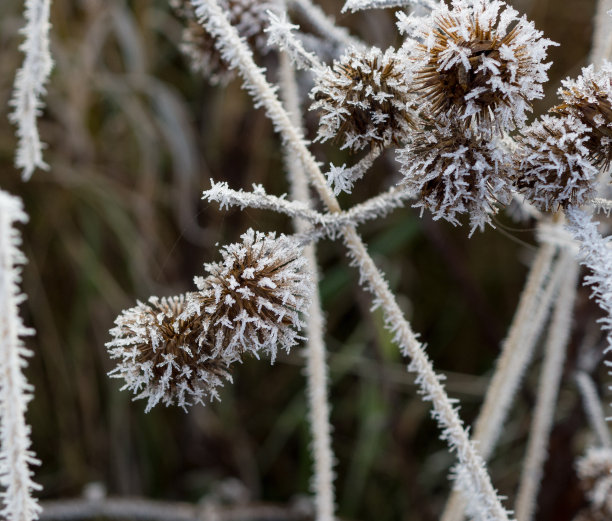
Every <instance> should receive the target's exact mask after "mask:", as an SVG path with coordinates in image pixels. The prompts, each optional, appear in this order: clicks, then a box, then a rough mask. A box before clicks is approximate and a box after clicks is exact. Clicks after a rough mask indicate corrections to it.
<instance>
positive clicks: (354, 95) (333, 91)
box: [310, 47, 412, 151]
mask: <svg viewBox="0 0 612 521" xmlns="http://www.w3.org/2000/svg"><path fill="white" fill-rule="evenodd" d="M310 97H311V98H312V99H314V100H315V102H314V103H313V104H312V105H311V107H310V108H311V110H320V111H321V118H320V122H319V130H318V134H317V140H318V141H328V140H334V141H335V142H337V143H339V142H342V147H341V148H348V149H350V150H353V151H356V150H361V149H363V148H365V147H366V146H368V145H370V146H383V147H386V146H389V145H391V144H392V143H394V144H396V145H397V144H400V143H401V142H402V141H403V140H404V138H405V136H406V133H407V132H408V131H409V130H410V128H411V126H412V118H411V111H410V102H411V97H410V85H409V84H408V82H407V81H406V77H405V64H404V63H403V62H402V58H401V57H400V55H399V54H398V53H396V52H395V50H393V49H392V48H389V49H387V50H386V51H385V52H384V53H383V52H382V51H381V50H380V49H378V48H376V47H373V48H371V49H369V50H368V51H366V52H362V51H358V50H356V49H349V50H348V51H347V52H346V53H345V54H344V55H343V56H342V57H341V58H340V59H339V60H337V61H334V63H333V66H332V67H331V68H329V67H328V68H326V69H325V70H324V71H321V72H320V74H319V75H318V76H317V77H316V79H315V86H314V87H313V89H312V91H311V93H310Z"/></svg>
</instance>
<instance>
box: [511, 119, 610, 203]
mask: <svg viewBox="0 0 612 521" xmlns="http://www.w3.org/2000/svg"><path fill="white" fill-rule="evenodd" d="M589 139H590V129H589V128H588V127H587V126H586V125H583V124H582V123H581V122H580V121H578V120H577V119H576V118H574V117H572V116H566V117H563V118H557V117H552V116H547V115H545V116H542V118H541V119H540V120H537V121H535V122H534V123H532V124H531V125H530V126H529V127H527V128H526V129H525V130H524V131H523V133H522V134H521V135H520V136H519V137H518V138H517V142H518V145H519V148H518V151H517V154H516V158H515V165H516V167H515V169H516V176H517V177H516V186H517V188H518V190H519V191H520V192H521V193H523V194H524V195H525V197H526V198H527V199H528V200H529V201H530V202H531V203H532V204H533V205H534V206H536V207H537V208H539V209H540V210H552V209H556V208H557V207H559V206H561V207H564V208H565V207H567V206H568V205H582V204H584V203H585V202H587V201H588V199H589V198H590V197H591V196H592V195H593V194H594V190H595V182H596V178H597V173H598V171H597V168H595V167H594V166H593V165H592V164H591V163H590V161H589V159H588V157H589V150H588V147H587V143H588V141H589Z"/></svg>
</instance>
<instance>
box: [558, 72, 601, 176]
mask: <svg viewBox="0 0 612 521" xmlns="http://www.w3.org/2000/svg"><path fill="white" fill-rule="evenodd" d="M558 94H559V97H560V98H561V99H562V100H563V103H562V104H561V105H558V106H557V107H555V108H554V109H553V111H555V112H558V113H559V114H563V115H566V116H574V117H575V118H576V119H578V120H579V121H580V122H581V123H582V124H583V125H586V126H587V127H588V128H589V129H590V131H591V132H590V134H589V138H588V140H587V141H586V142H585V146H586V147H587V149H588V150H589V157H590V159H591V161H592V162H593V163H594V164H595V165H596V166H598V167H604V168H607V167H608V166H609V165H610V162H612V63H610V62H609V61H605V62H604V64H603V65H602V67H601V68H600V69H599V70H597V71H596V70H595V68H594V67H593V65H589V66H588V67H585V68H584V69H582V74H581V75H580V76H578V78H577V79H575V80H572V79H569V78H568V79H566V80H564V81H563V86H562V87H561V88H560V89H559V91H558Z"/></svg>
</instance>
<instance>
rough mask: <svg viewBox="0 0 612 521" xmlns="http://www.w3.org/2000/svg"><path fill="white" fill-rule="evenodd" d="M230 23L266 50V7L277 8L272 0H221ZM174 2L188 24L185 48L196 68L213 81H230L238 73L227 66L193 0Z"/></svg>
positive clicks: (249, 40)
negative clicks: (201, 22) (268, 0)
mask: <svg viewBox="0 0 612 521" xmlns="http://www.w3.org/2000/svg"><path fill="white" fill-rule="evenodd" d="M219 4H220V5H221V7H222V8H223V10H224V11H225V12H226V13H227V15H228V17H229V19H230V23H231V24H232V25H234V26H235V27H236V29H237V30H238V32H239V34H240V36H242V37H243V38H246V39H247V41H248V42H249V44H250V45H251V46H252V47H254V48H256V49H258V50H259V51H260V52H262V53H265V51H266V40H267V39H266V36H265V34H264V28H265V27H266V26H267V24H268V16H267V14H266V11H267V10H269V9H273V8H274V5H273V4H272V3H271V2H267V1H262V0H219ZM172 6H173V8H174V11H175V12H176V14H177V15H178V17H179V18H180V19H181V20H182V22H183V24H184V29H183V43H182V45H181V50H182V51H183V53H184V54H185V55H186V56H187V58H188V59H189V61H190V63H191V68H192V69H193V70H194V72H199V73H201V74H202V75H203V76H204V77H205V78H207V79H208V81H210V82H211V83H212V84H213V85H216V84H226V83H227V82H228V81H230V80H231V79H232V78H233V76H234V73H233V72H232V71H231V70H230V69H229V68H228V67H227V64H226V63H225V61H224V60H223V58H222V57H221V54H220V53H219V51H218V50H217V49H216V47H215V41H214V38H212V37H211V36H210V35H209V34H208V33H207V32H206V30H205V29H204V27H203V26H202V24H200V23H199V22H198V20H197V17H196V15H195V11H194V8H193V6H192V4H191V2H190V1H189V0H172Z"/></svg>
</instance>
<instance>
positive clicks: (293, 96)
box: [280, 53, 334, 521]
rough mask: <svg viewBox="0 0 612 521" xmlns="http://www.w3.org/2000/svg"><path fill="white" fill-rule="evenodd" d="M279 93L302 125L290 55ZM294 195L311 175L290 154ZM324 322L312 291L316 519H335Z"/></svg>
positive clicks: (299, 195)
mask: <svg viewBox="0 0 612 521" xmlns="http://www.w3.org/2000/svg"><path fill="white" fill-rule="evenodd" d="M280 92H281V96H282V98H283V100H284V102H285V105H286V107H287V110H288V111H289V113H290V114H291V119H292V121H293V123H294V125H295V126H297V127H298V128H301V127H302V126H303V125H302V121H301V118H300V114H301V112H300V104H299V95H298V89H297V83H296V80H295V72H294V70H293V67H292V66H291V63H290V60H289V57H288V56H287V55H285V54H282V53H281V56H280ZM285 162H286V164H287V172H288V179H289V184H290V188H291V197H292V199H293V200H294V201H300V202H303V203H309V202H310V195H309V190H308V177H307V176H306V172H304V168H303V166H302V163H301V162H299V161H298V160H296V159H295V158H294V157H292V156H291V154H285ZM294 227H295V230H296V232H298V233H305V232H306V231H307V230H308V224H307V223H305V222H304V221H302V220H300V219H294ZM304 255H305V256H306V258H307V259H308V266H309V269H310V273H311V276H312V278H313V281H314V282H315V288H317V289H318V282H319V270H318V265H317V256H316V250H315V246H314V244H309V245H307V246H305V248H304ZM324 326H325V321H324V320H323V312H322V310H321V299H320V296H319V292H318V291H317V290H315V291H314V292H313V296H312V301H311V304H310V309H309V312H308V316H307V317H306V334H307V337H308V343H307V346H306V350H305V354H306V377H307V384H308V402H309V408H308V409H309V417H310V430H311V436H312V451H313V460H314V476H313V479H312V489H313V491H314V494H315V508H316V519H317V521H332V520H333V519H334V471H333V464H334V453H333V450H332V441H331V426H330V422H329V415H330V404H329V397H328V386H327V383H328V367H327V353H326V349H325V341H324V338H323V330H324Z"/></svg>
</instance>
